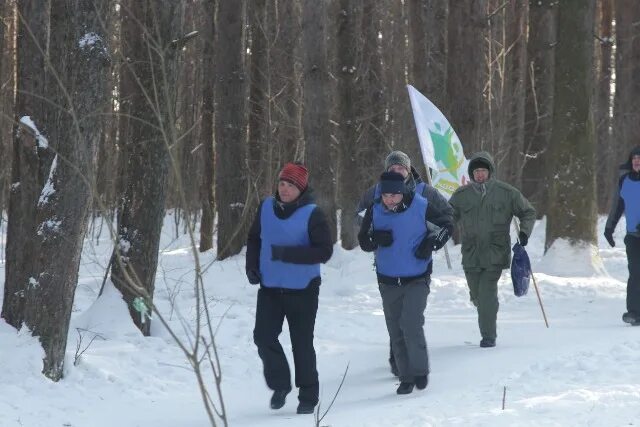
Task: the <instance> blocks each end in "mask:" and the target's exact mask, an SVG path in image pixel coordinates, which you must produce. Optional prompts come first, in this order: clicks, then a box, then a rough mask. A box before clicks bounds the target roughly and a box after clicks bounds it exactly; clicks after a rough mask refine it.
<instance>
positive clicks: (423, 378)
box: [415, 375, 429, 390]
mask: <svg viewBox="0 0 640 427" xmlns="http://www.w3.org/2000/svg"><path fill="white" fill-rule="evenodd" d="M415 382H416V388H417V389H418V390H424V389H425V388H427V384H429V375H419V376H417V377H416V378H415Z"/></svg>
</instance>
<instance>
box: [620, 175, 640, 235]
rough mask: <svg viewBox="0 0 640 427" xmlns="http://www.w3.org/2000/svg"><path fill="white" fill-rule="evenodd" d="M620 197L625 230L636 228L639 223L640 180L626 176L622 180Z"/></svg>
mask: <svg viewBox="0 0 640 427" xmlns="http://www.w3.org/2000/svg"><path fill="white" fill-rule="evenodd" d="M620 197H622V199H623V200H624V216H625V218H626V219H627V232H628V233H633V232H637V231H638V230H637V229H636V227H637V226H638V224H640V181H632V180H631V179H630V178H629V177H628V176H627V177H625V179H624V181H622V188H620Z"/></svg>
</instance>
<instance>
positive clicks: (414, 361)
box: [358, 172, 453, 394]
mask: <svg viewBox="0 0 640 427" xmlns="http://www.w3.org/2000/svg"><path fill="white" fill-rule="evenodd" d="M379 186H380V193H381V198H380V199H379V200H376V201H374V202H373V204H372V205H371V206H369V207H368V208H367V210H366V213H365V215H364V218H363V221H362V225H361V227H360V232H359V233H358V241H359V243H360V247H361V248H362V250H364V251H366V252H375V261H376V274H377V277H378V287H379V290H380V295H381V297H382V307H383V310H384V317H385V321H386V324H387V330H388V332H389V336H390V337H391V341H392V350H393V354H394V358H395V361H396V364H397V368H398V374H399V377H400V386H399V387H398V389H397V390H396V392H397V393H398V394H409V393H411V392H412V391H413V388H414V386H415V387H417V388H418V389H424V388H425V387H426V386H427V384H428V378H429V357H428V352H427V342H426V339H425V336H424V329H423V325H424V310H425V308H426V305H427V296H428V295H429V290H430V288H429V285H430V283H431V254H432V252H433V251H435V250H438V249H440V248H442V247H443V246H444V244H445V243H446V242H447V240H448V239H449V236H450V234H451V231H452V229H453V223H452V217H451V214H450V213H448V212H441V211H438V210H437V209H432V206H431V205H430V204H429V202H428V201H427V199H425V198H424V197H422V196H421V195H419V194H415V192H413V191H407V189H406V186H405V179H404V177H403V176H402V175H401V174H399V173H396V172H384V173H383V174H382V175H381V177H380V183H379ZM427 221H429V222H431V223H433V224H435V225H437V226H438V227H442V228H441V230H440V232H438V233H430V232H429V231H428V229H427Z"/></svg>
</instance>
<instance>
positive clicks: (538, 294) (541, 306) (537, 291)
mask: <svg viewBox="0 0 640 427" xmlns="http://www.w3.org/2000/svg"><path fill="white" fill-rule="evenodd" d="M513 225H514V226H515V227H516V233H518V234H520V227H519V226H518V223H517V222H516V219H515V218H514V219H513ZM529 273H531V278H532V279H533V287H534V288H535V290H536V296H537V297H538V304H540V310H542V317H543V319H544V324H545V325H546V326H547V328H548V327H549V321H548V320H547V313H545V311H544V306H543V305H542V298H540V291H539V290H538V283H537V282H536V275H535V274H533V269H529Z"/></svg>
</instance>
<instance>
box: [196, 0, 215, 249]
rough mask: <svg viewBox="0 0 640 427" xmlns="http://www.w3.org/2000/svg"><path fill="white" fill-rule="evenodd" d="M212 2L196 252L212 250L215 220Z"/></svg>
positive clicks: (211, 6) (207, 2) (210, 6)
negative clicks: (199, 218)
mask: <svg viewBox="0 0 640 427" xmlns="http://www.w3.org/2000/svg"><path fill="white" fill-rule="evenodd" d="M216 4H217V1H216V0H204V2H203V14H204V16H206V18H205V20H204V34H203V39H204V41H203V44H204V47H203V51H202V68H203V72H202V73H201V75H202V110H201V113H200V114H201V116H202V118H201V128H200V144H201V145H202V158H203V163H204V165H203V177H202V183H201V190H200V193H201V195H200V200H201V203H202V220H201V221H200V251H201V252H204V251H206V250H209V249H211V248H212V247H213V223H214V217H215V204H214V175H213V170H214V163H215V158H214V154H213V153H214V146H213V87H214V85H215V74H214V73H213V72H212V70H213V69H214V65H215V63H214V60H213V55H214V48H213V45H214V40H215V22H216V20H215V16H216Z"/></svg>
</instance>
